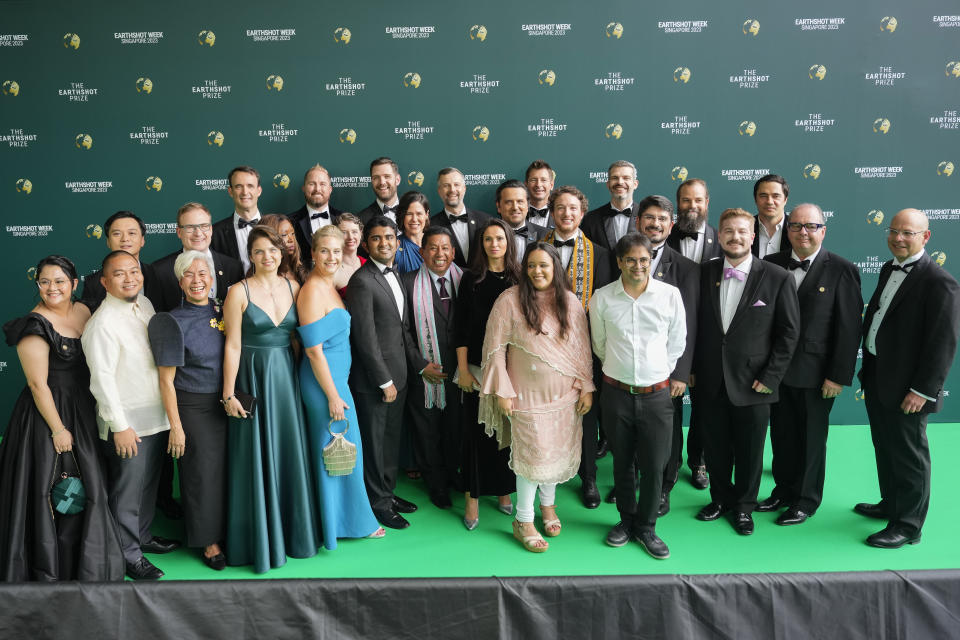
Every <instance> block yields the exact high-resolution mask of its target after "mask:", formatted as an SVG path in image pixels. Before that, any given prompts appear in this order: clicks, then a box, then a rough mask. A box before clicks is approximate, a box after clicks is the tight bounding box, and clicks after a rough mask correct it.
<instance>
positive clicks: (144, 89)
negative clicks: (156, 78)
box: [137, 78, 153, 93]
mask: <svg viewBox="0 0 960 640" xmlns="http://www.w3.org/2000/svg"><path fill="white" fill-rule="evenodd" d="M152 91H153V80H151V79H150V78H137V93H150V92H152Z"/></svg>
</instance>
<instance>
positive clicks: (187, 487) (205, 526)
mask: <svg viewBox="0 0 960 640" xmlns="http://www.w3.org/2000/svg"><path fill="white" fill-rule="evenodd" d="M177 409H178V410H179V413H180V422H181V423H182V424H183V432H184V435H185V436H186V438H187V446H186V449H185V450H184V453H183V457H182V458H180V499H181V501H182V502H183V515H184V523H185V528H186V531H187V546H189V547H206V546H208V545H211V544H213V543H215V542H222V541H223V540H224V532H225V527H226V517H227V513H226V508H227V460H226V457H227V415H226V414H225V413H224V412H223V406H221V404H220V394H219V393H190V392H189V391H183V390H182V389H177Z"/></svg>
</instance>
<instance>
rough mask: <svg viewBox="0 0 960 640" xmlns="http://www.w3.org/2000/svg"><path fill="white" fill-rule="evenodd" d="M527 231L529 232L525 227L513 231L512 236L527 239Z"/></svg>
mask: <svg viewBox="0 0 960 640" xmlns="http://www.w3.org/2000/svg"><path fill="white" fill-rule="evenodd" d="M528 231H529V230H528V229H527V228H526V227H520V228H519V229H514V230H513V235H515V236H520V237H522V238H526V237H528V233H527V232H528Z"/></svg>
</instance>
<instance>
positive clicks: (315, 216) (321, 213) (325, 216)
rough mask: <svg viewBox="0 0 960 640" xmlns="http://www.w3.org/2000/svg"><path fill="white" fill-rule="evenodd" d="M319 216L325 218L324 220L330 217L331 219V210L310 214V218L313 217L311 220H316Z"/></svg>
mask: <svg viewBox="0 0 960 640" xmlns="http://www.w3.org/2000/svg"><path fill="white" fill-rule="evenodd" d="M317 218H323V219H324V220H329V219H330V212H328V211H321V212H320V213H311V214H310V219H311V220H316V219H317Z"/></svg>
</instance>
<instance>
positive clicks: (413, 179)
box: [407, 171, 423, 187]
mask: <svg viewBox="0 0 960 640" xmlns="http://www.w3.org/2000/svg"><path fill="white" fill-rule="evenodd" d="M407 184H409V185H410V186H416V187H422V186H423V174H422V173H421V172H419V171H411V172H410V173H408V174H407Z"/></svg>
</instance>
